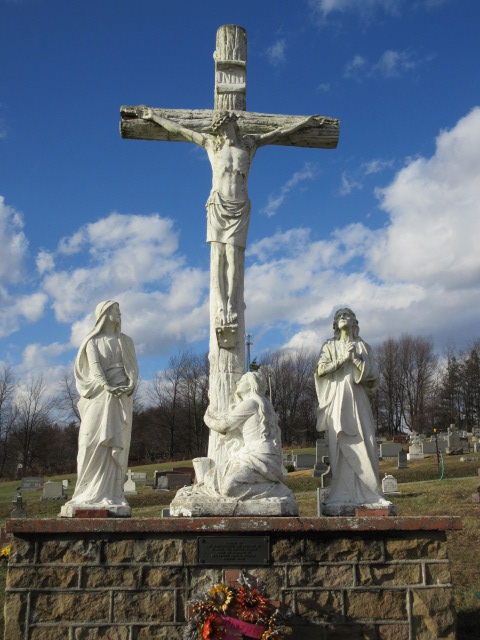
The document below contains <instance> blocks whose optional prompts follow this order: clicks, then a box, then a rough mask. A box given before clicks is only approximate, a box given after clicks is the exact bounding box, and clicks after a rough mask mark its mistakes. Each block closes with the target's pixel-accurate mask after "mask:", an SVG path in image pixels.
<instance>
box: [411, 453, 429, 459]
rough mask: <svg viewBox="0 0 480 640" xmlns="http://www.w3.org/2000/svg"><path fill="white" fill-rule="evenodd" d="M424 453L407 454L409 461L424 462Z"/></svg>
mask: <svg viewBox="0 0 480 640" xmlns="http://www.w3.org/2000/svg"><path fill="white" fill-rule="evenodd" d="M424 459H425V456H424V455H423V453H407V460H424Z"/></svg>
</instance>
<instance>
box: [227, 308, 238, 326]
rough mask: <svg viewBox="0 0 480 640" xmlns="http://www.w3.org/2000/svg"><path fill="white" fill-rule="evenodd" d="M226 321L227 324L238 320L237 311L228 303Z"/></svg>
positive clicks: (235, 322)
mask: <svg viewBox="0 0 480 640" xmlns="http://www.w3.org/2000/svg"><path fill="white" fill-rule="evenodd" d="M227 321H228V324H237V322H238V314H237V311H236V309H234V308H233V307H231V306H230V305H228V310H227Z"/></svg>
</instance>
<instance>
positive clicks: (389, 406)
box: [375, 338, 405, 435]
mask: <svg viewBox="0 0 480 640" xmlns="http://www.w3.org/2000/svg"><path fill="white" fill-rule="evenodd" d="M375 356H376V358H377V363H378V367H379V369H380V372H381V378H380V385H379V388H378V392H377V395H376V402H375V408H376V413H377V415H378V420H377V423H380V425H381V427H382V429H383V430H385V431H388V432H390V433H391V434H392V435H393V433H394V432H399V431H401V430H402V424H403V423H404V418H403V416H404V411H405V402H404V399H405V384H404V378H403V370H402V366H401V361H400V345H399V342H398V340H395V339H394V338H388V339H387V340H385V342H383V344H382V345H380V346H379V347H378V348H377V349H376V351H375Z"/></svg>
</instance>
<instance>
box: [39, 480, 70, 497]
mask: <svg viewBox="0 0 480 640" xmlns="http://www.w3.org/2000/svg"><path fill="white" fill-rule="evenodd" d="M66 497H67V496H66V494H65V491H64V487H63V482H53V481H52V480H47V482H45V484H44V485H43V493H42V500H61V499H62V498H66Z"/></svg>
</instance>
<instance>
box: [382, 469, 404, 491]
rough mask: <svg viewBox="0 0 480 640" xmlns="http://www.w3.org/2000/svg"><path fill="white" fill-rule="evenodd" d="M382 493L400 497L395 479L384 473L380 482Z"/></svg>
mask: <svg viewBox="0 0 480 640" xmlns="http://www.w3.org/2000/svg"><path fill="white" fill-rule="evenodd" d="M382 491H383V493H384V494H385V495H389V494H390V495H392V494H393V495H397V496H398V495H400V491H399V490H398V483H397V479H396V478H394V477H393V476H391V475H388V474H387V473H386V474H385V477H384V478H383V480H382Z"/></svg>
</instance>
